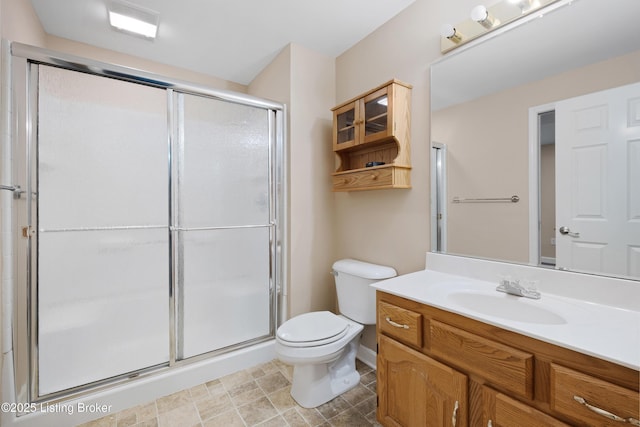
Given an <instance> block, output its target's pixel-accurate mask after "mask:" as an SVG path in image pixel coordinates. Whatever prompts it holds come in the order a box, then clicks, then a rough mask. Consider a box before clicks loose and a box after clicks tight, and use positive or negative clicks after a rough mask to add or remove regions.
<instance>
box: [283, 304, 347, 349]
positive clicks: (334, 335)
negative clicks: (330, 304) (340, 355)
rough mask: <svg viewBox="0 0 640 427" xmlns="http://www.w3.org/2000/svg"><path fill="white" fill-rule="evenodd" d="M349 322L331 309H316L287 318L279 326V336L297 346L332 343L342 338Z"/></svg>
mask: <svg viewBox="0 0 640 427" xmlns="http://www.w3.org/2000/svg"><path fill="white" fill-rule="evenodd" d="M348 329H349V323H348V322H347V321H346V320H344V319H343V318H341V317H339V316H336V315H335V314H333V313H331V312H329V311H314V312H311V313H305V314H301V315H299V316H296V317H294V318H292V319H289V320H287V321H286V322H284V323H283V324H282V326H280V327H279V328H278V338H279V339H281V340H282V341H286V342H287V343H288V344H290V345H292V346H295V347H307V346H316V345H323V344H328V343H332V342H334V341H337V340H339V339H340V338H342V337H343V336H344V335H345V334H346V333H347V330H348Z"/></svg>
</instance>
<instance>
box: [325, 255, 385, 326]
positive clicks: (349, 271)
mask: <svg viewBox="0 0 640 427" xmlns="http://www.w3.org/2000/svg"><path fill="white" fill-rule="evenodd" d="M333 275H334V277H335V280H336V293H337V295H338V309H339V310H340V313H341V314H342V315H343V316H346V317H348V318H349V319H351V320H354V321H356V322H358V323H361V324H363V325H375V323H376V290H375V289H374V288H372V287H371V286H369V285H371V284H372V283H373V282H377V281H379V280H384V279H389V278H391V277H395V276H396V275H397V273H396V270H394V269H393V268H391V267H386V266H384V265H377V264H370V263H368V262H363V261H357V260H354V259H341V260H339V261H336V262H335V263H334V264H333Z"/></svg>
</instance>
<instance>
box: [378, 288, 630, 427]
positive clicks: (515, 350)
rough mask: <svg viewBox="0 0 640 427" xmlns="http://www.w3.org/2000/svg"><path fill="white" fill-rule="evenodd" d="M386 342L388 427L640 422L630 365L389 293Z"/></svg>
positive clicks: (381, 368)
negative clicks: (583, 352) (613, 415)
mask: <svg viewBox="0 0 640 427" xmlns="http://www.w3.org/2000/svg"><path fill="white" fill-rule="evenodd" d="M377 340H378V361H377V363H378V371H377V375H378V378H377V387H378V411H377V416H378V421H379V422H380V423H381V424H382V425H384V426H387V427H388V426H394V427H397V426H403V427H423V426H430V425H434V426H435V425H438V426H467V425H468V426H474V427H475V426H477V427H480V426H482V427H486V426H492V427H496V426H503V427H512V426H518V427H528V426H531V427H541V426H552V427H556V426H617V425H621V423H622V422H621V421H620V420H624V421H625V422H626V423H627V424H624V425H640V421H636V420H640V415H639V412H640V394H639V391H640V390H639V389H640V385H639V380H640V373H639V372H638V371H636V370H633V369H630V368H627V367H624V366H620V365H616V364H614V363H611V362H608V361H605V360H602V359H598V358H596V357H592V356H589V355H586V354H582V353H578V352H575V351H572V350H569V349H566V348H563V347H558V346H555V345H553V344H549V343H546V342H543V341H539V340H536V339H534V338H530V337H526V336H523V335H520V334H518V333H515V332H511V331H507V330H505V329H502V328H499V327H496V326H492V325H489V324H486V323H483V322H479V321H476V320H473V319H470V318H467V317H464V316H460V315H457V314H455V313H451V312H448V311H445V310H440V309H437V308H435V307H431V306H428V305H424V304H420V303H418V302H415V301H412V300H408V299H405V298H401V297H398V296H395V295H391V294H387V293H385V292H380V291H378V292H377ZM576 397H577V399H576ZM580 399H584V402H585V403H586V404H585V403H581V402H579V400H580ZM454 408H455V411H454ZM454 413H455V415H456V416H455V417H454V416H453V414H454ZM607 414H615V416H617V417H619V418H620V420H618V421H616V420H613V419H611V418H612V416H607ZM454 421H455V422H454ZM634 423H635V424H634Z"/></svg>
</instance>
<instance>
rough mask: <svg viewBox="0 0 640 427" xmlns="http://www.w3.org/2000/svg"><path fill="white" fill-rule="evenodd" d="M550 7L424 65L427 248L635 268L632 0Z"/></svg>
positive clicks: (638, 102) (580, 267) (636, 271)
mask: <svg viewBox="0 0 640 427" xmlns="http://www.w3.org/2000/svg"><path fill="white" fill-rule="evenodd" d="M552 9H553V10H552V11H547V13H545V15H544V16H543V17H541V18H539V19H538V18H536V19H530V20H528V21H527V22H526V23H524V24H522V25H518V26H516V27H514V28H512V29H510V30H508V31H504V32H502V33H500V34H497V35H495V36H492V37H491V36H490V37H488V38H487V39H486V40H478V42H477V43H475V44H470V45H469V47H467V48H460V49H459V50H458V51H454V52H452V53H451V54H449V55H446V56H445V57H444V58H443V59H442V60H440V61H438V62H436V63H434V64H433V65H432V67H431V79H432V81H431V111H432V118H431V132H432V135H431V136H432V147H433V148H432V171H433V165H434V162H435V160H434V159H435V154H436V153H441V154H442V153H444V157H445V158H444V159H443V161H441V165H443V168H441V169H440V179H439V180H438V181H437V182H434V179H433V178H434V176H433V172H432V194H433V196H432V215H431V217H432V230H433V231H432V236H439V239H440V243H438V242H436V241H435V239H434V240H433V241H432V250H434V251H435V250H438V251H443V252H445V251H446V252H448V253H452V254H460V255H468V256H474V257H480V258H488V259H497V260H503V261H510V262H516V263H528V264H533V265H541V266H548V267H555V268H559V269H570V270H576V271H584V272H590V273H597V274H603V275H609V276H620V277H631V278H634V279H636V280H638V279H640V83H638V82H640V25H637V22H634V20H635V18H636V17H638V16H640V1H637V0H610V1H606V2H603V1H601V0H574V1H572V2H571V1H561V2H558V3H556V4H555V5H554V7H553V8H552ZM616 88H618V89H616ZM616 156H617V157H619V158H618V159H617V160H616ZM436 192H437V193H436ZM436 194H439V195H443V194H444V195H445V196H444V197H443V199H444V200H443V202H444V203H441V204H438V203H433V200H434V197H436ZM514 195H515V196H518V198H519V200H518V201H517V202H513V201H512V199H511V198H512V196H514ZM440 197H441V198H442V196H440ZM455 198H458V200H459V201H460V202H459V203H454V199H455ZM478 199H480V200H478ZM485 199H489V200H485ZM465 202H466V203H465ZM439 206H440V207H439ZM438 229H439V230H440V232H438V233H436V230H438Z"/></svg>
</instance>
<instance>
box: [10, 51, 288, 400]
mask: <svg viewBox="0 0 640 427" xmlns="http://www.w3.org/2000/svg"><path fill="white" fill-rule="evenodd" d="M10 51H11V52H10V55H7V57H8V60H10V62H11V65H10V66H11V76H10V77H9V79H10V81H11V82H10V83H11V84H10V87H11V92H12V99H13V101H12V107H11V108H12V115H13V120H12V124H11V125H10V126H9V127H10V129H9V132H10V133H11V135H12V137H11V138H10V139H11V141H10V142H7V143H10V144H11V150H12V153H13V157H14V161H13V163H12V168H13V169H14V170H13V171H12V175H13V176H14V179H15V183H14V185H16V186H17V185H19V186H20V188H21V189H24V191H21V192H20V193H18V197H16V198H14V200H15V201H14V203H13V206H12V207H13V211H14V212H15V214H14V216H15V217H14V218H13V224H14V228H15V230H12V231H13V233H14V234H15V235H16V236H17V237H16V239H15V242H14V252H13V254H12V257H13V258H14V259H13V264H14V265H15V266H16V281H15V283H14V287H13V288H14V289H13V291H14V295H15V297H14V301H13V306H14V310H13V321H14V325H13V328H12V334H13V343H14V345H13V351H14V372H15V391H16V402H17V403H33V402H43V401H58V400H63V399H66V398H69V397H78V396H80V395H83V394H87V393H89V392H94V391H96V390H98V389H106V388H110V387H113V386H116V385H119V384H122V382H126V381H131V380H133V379H134V378H138V377H142V376H149V375H153V374H155V373H159V372H163V371H164V370H165V369H171V368H173V367H177V366H182V365H185V364H189V363H192V362H196V361H200V360H203V359H206V358H210V357H212V356H214V355H217V354H221V353H226V352H229V351H233V350H235V349H238V348H243V347H246V346H248V345H251V344H256V343H259V342H263V341H267V340H271V339H273V338H274V337H275V331H276V329H277V326H278V321H279V319H280V318H281V315H280V313H279V309H280V307H282V306H284V304H283V301H282V299H283V292H282V288H283V286H284V284H285V283H286V269H287V267H286V258H287V257H286V254H287V246H286V221H287V216H286V201H287V197H288V193H287V185H286V182H287V180H286V170H287V168H286V167H285V164H286V163H285V162H286V161H287V157H286V150H285V140H286V135H285V130H286V126H285V117H286V107H285V105H283V104H280V103H276V102H272V101H268V100H264V99H261V98H256V97H252V96H249V95H245V94H240V93H235V92H229V91H222V90H215V89H211V88H208V87H205V86H201V85H196V84H192V83H189V82H184V81H180V80H175V79H170V78H166V77H163V76H159V75H156V74H152V73H147V72H144V71H140V70H137V69H132V68H128V67H122V66H117V65H112V64H106V63H102V62H98V61H93V60H90V59H86V58H80V57H77V56H74V55H67V54H61V53H58V52H53V51H50V50H47V49H42V48H37V47H33V46H28V45H25V44H21V43H16V42H13V43H11V44H10ZM40 64H43V65H50V66H54V67H59V68H64V69H67V70H71V71H77V72H82V73H88V74H92V75H96V76H101V77H108V78H115V79H118V80H122V81H127V82H131V83H136V84H142V85H146V86H151V87H156V88H160V89H164V90H166V94H167V97H166V99H167V135H168V141H167V144H168V159H167V160H168V165H167V167H168V174H169V188H168V192H169V195H170V203H169V212H167V214H168V218H169V227H168V228H169V248H167V250H168V251H170V261H171V262H170V273H169V275H170V277H169V284H170V286H169V289H168V292H167V296H168V299H167V301H168V310H169V331H167V332H168V334H169V340H168V343H169V346H170V348H169V361H168V363H167V364H161V365H157V366H153V367H146V368H142V369H140V370H137V371H134V372H128V373H125V374H121V375H118V376H115V377H112V378H107V379H104V380H99V381H96V382H93V383H90V384H86V385H80V386H77V387H74V388H72V389H67V390H63V391H59V392H54V393H50V394H47V395H45V396H40V394H39V391H38V307H37V301H38V289H37V286H38V281H37V277H36V276H37V272H38V264H37V263H38V260H37V250H36V249H34V248H37V238H38V230H37V224H38V220H37V193H36V192H35V191H36V188H37V123H38V119H37V111H38V94H37V88H38V66H39V65H40ZM179 93H184V94H192V95H198V96H206V97H210V98H213V99H216V100H220V101H225V102H231V103H237V104H242V105H246V106H251V107H256V108H261V109H264V110H266V111H268V112H269V225H268V227H269V229H270V233H269V236H270V239H269V240H270V248H269V273H270V274H269V304H270V307H269V313H270V316H269V334H268V335H266V336H263V337H258V338H255V339H252V340H249V341H247V342H242V343H238V344H235V345H232V346H229V347H225V348H223V349H218V350H214V351H211V352H208V353H205V354H201V355H198V356H193V357H190V358H188V359H184V360H179V358H178V354H177V349H178V346H179V339H178V338H179V337H177V330H178V318H179V315H180V313H179V302H178V300H177V291H178V277H177V274H176V270H177V269H175V268H174V267H175V266H176V262H180V260H176V258H175V257H176V256H177V245H176V242H177V233H178V231H179V230H178V229H177V228H176V227H175V222H174V219H175V212H174V210H175V208H176V201H175V200H174V199H175V194H174V193H175V188H174V185H175V182H174V180H175V176H174V174H175V172H176V170H175V169H176V164H175V163H176V162H175V160H174V156H175V152H174V150H175V149H176V146H177V144H178V135H177V121H176V114H177V113H176V108H175V107H176V104H175V100H176V98H177V97H178V95H177V94H179ZM26 195H29V197H27V196H26ZM34 200H35V202H34ZM22 202H25V203H22ZM34 204H35V206H34Z"/></svg>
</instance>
